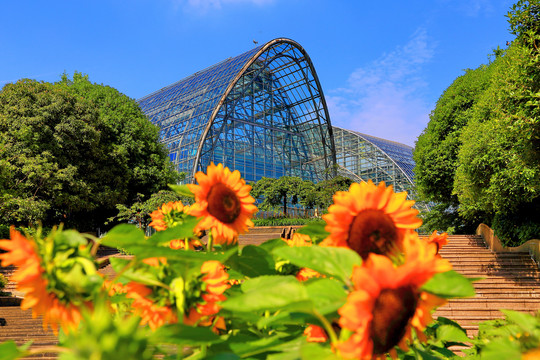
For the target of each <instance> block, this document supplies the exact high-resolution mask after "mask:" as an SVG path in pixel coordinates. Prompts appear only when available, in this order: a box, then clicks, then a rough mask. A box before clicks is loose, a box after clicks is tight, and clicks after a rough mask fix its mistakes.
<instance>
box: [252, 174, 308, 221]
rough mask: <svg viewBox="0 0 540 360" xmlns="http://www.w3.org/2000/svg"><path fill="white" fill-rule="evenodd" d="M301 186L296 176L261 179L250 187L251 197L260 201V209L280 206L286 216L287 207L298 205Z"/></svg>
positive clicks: (301, 182) (301, 183)
mask: <svg viewBox="0 0 540 360" xmlns="http://www.w3.org/2000/svg"><path fill="white" fill-rule="evenodd" d="M302 185H303V181H302V179H300V178H299V177H296V176H282V177H280V178H279V179H271V178H266V177H263V178H261V179H260V180H259V181H257V182H256V183H255V184H253V185H252V195H253V196H254V197H255V198H256V199H260V200H261V203H260V205H259V208H260V209H262V210H270V209H275V208H276V207H278V206H282V207H283V214H284V215H285V216H287V205H288V204H292V205H295V204H298V201H299V198H300V193H301V188H302Z"/></svg>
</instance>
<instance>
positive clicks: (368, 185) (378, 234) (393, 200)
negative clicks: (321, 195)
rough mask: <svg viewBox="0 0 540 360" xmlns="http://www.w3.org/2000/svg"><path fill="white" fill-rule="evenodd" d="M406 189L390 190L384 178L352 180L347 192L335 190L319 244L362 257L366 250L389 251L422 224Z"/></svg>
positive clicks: (386, 253) (325, 216) (389, 252)
mask: <svg viewBox="0 0 540 360" xmlns="http://www.w3.org/2000/svg"><path fill="white" fill-rule="evenodd" d="M413 204H414V201H413V200H407V193H406V192H401V193H397V194H396V193H394V191H393V189H392V185H390V186H388V187H387V186H386V185H385V183H384V182H381V183H380V184H379V185H375V184H373V182H371V180H370V181H368V182H363V183H360V184H358V183H353V184H352V185H351V187H350V189H349V191H348V192H345V191H338V192H337V193H336V194H335V195H334V203H333V204H332V205H330V207H329V208H328V214H326V215H324V216H323V218H324V220H325V221H326V227H325V229H326V231H328V232H329V233H330V235H329V236H328V238H326V239H325V240H324V241H323V242H322V243H321V245H322V246H338V247H349V248H351V249H353V250H354V251H356V252H357V253H358V254H359V255H360V256H361V257H362V258H363V259H366V258H367V257H368V255H369V254H370V253H376V254H381V255H392V254H393V253H395V252H396V251H399V250H400V249H401V244H402V241H403V237H404V236H405V234H406V233H408V232H412V231H413V230H414V229H416V228H418V227H419V226H420V225H421V224H422V220H420V219H419V218H418V217H417V216H416V215H417V214H418V210H415V209H413V208H412V205H413Z"/></svg>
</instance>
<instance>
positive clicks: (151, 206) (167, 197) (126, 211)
mask: <svg viewBox="0 0 540 360" xmlns="http://www.w3.org/2000/svg"><path fill="white" fill-rule="evenodd" d="M174 201H181V202H182V203H183V204H184V205H187V204H189V203H190V202H191V201H192V199H188V198H184V197H182V196H181V195H178V194H177V193H176V192H174V191H171V190H161V191H159V192H157V193H155V194H152V196H150V198H149V199H147V200H144V195H143V194H138V196H137V201H136V202H135V203H133V204H131V206H129V207H128V206H126V205H124V204H117V205H116V208H117V209H118V214H116V215H115V216H113V217H111V218H109V222H113V221H127V222H131V223H135V224H137V226H138V227H139V228H141V229H143V228H146V227H147V226H148V224H149V223H150V213H151V212H152V211H154V210H157V209H158V208H159V207H161V206H162V205H163V204H165V203H168V202H174Z"/></svg>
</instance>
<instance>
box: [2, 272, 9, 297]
mask: <svg viewBox="0 0 540 360" xmlns="http://www.w3.org/2000/svg"><path fill="white" fill-rule="evenodd" d="M7 283H8V280H7V279H6V277H5V276H4V275H2V274H0V294H2V292H3V290H4V288H5V287H6V285H7Z"/></svg>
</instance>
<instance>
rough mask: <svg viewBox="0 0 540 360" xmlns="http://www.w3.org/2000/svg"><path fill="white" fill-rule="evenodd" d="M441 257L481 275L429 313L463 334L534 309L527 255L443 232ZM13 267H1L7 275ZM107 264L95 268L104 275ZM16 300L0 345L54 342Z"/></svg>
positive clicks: (264, 234) (532, 270)
mask: <svg viewBox="0 0 540 360" xmlns="http://www.w3.org/2000/svg"><path fill="white" fill-rule="evenodd" d="M294 230H296V229H295V227H261V228H253V229H252V230H251V232H250V233H249V234H246V235H241V236H240V238H239V243H240V245H241V246H242V245H248V244H254V245H256V244H260V243H262V242H264V241H266V240H269V239H274V238H280V237H290V236H291V235H292V233H293V232H294ZM103 251H104V253H103V254H101V255H102V256H105V257H107V256H115V255H114V250H111V249H104V250H103ZM440 253H441V256H442V257H444V258H446V259H448V260H449V261H450V262H451V263H452V265H453V267H454V269H455V270H456V271H458V272H459V273H461V274H463V275H465V276H467V277H471V278H482V280H479V281H477V282H475V283H474V287H475V288H476V296H475V297H474V298H470V299H455V300H452V301H450V302H449V303H448V304H447V305H445V306H442V307H440V308H439V309H438V310H437V311H436V312H435V314H434V317H435V318H436V317H437V316H444V317H447V318H449V319H452V320H454V321H456V322H458V323H459V324H460V325H461V326H462V327H463V328H464V329H466V330H467V334H468V335H469V336H473V335H475V334H476V333H477V332H478V323H479V322H481V321H485V320H490V319H497V318H503V317H504V315H503V314H502V313H501V312H500V311H499V309H511V310H517V311H525V312H530V313H533V312H536V311H540V271H539V269H538V266H537V264H535V263H534V261H532V260H531V258H530V256H529V255H528V253H516V252H513V253H500V252H499V253H497V252H492V251H491V250H489V249H487V248H486V247H485V245H484V242H483V240H482V237H481V236H473V235H454V236H449V243H448V245H446V246H444V247H443V248H442V249H441V252H440ZM13 271H14V268H13V267H11V266H10V267H6V268H1V267H0V272H1V273H3V274H4V275H7V276H8V277H9V276H10V275H11V273H12V272H13ZM110 271H111V269H110V266H106V267H105V268H103V269H102V270H101V272H103V273H104V274H105V275H106V276H107V275H110V274H109V273H108V272H110ZM5 291H6V292H12V293H15V285H14V284H13V283H10V284H8V287H7V289H6V290H5ZM19 303H20V299H17V298H15V297H13V296H11V297H2V296H0V343H1V342H3V341H6V340H14V341H15V342H16V343H17V344H19V345H20V344H23V343H25V342H27V341H30V340H32V341H33V345H32V348H33V349H37V348H42V347H48V346H51V345H55V344H56V342H57V338H56V337H55V336H54V334H53V333H52V332H51V331H50V330H49V331H46V332H45V331H43V328H42V320H41V318H37V319H33V318H32V314H31V311H30V310H27V311H22V310H21V309H20V308H19V306H18V305H19ZM31 358H32V359H43V360H49V359H55V358H56V355H55V354H40V355H36V356H35V357H31Z"/></svg>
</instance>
